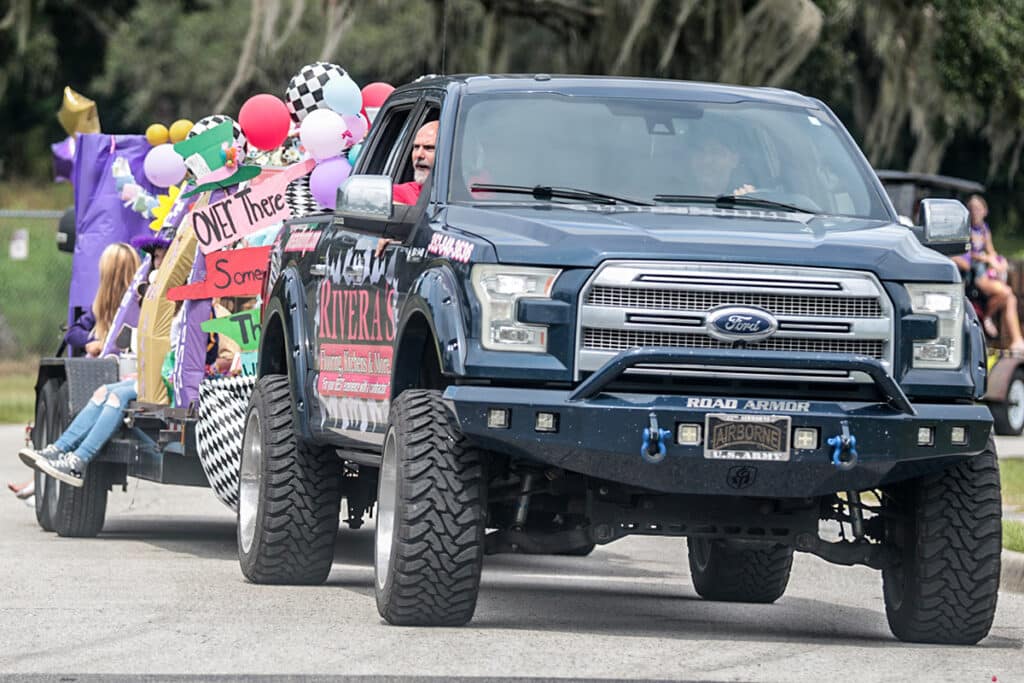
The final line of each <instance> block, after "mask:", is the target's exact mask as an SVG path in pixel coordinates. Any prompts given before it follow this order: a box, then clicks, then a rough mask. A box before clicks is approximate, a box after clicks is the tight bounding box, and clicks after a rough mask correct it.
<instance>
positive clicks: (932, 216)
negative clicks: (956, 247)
mask: <svg viewBox="0 0 1024 683" xmlns="http://www.w3.org/2000/svg"><path fill="white" fill-rule="evenodd" d="M921 227H922V228H923V231H924V240H923V241H924V243H925V244H928V245H931V244H951V243H954V242H955V243H957V244H964V243H966V242H967V240H969V239H970V237H971V215H970V213H969V212H968V211H967V207H966V206H964V205H963V204H962V203H961V202H960V201H959V200H957V199H922V200H921Z"/></svg>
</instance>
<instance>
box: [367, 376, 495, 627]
mask: <svg viewBox="0 0 1024 683" xmlns="http://www.w3.org/2000/svg"><path fill="white" fill-rule="evenodd" d="M486 493H487V489H486V479H485V477H484V466H483V458H482V457H481V453H480V452H479V451H478V450H476V449H475V448H473V447H471V446H470V445H469V444H468V443H467V441H466V439H465V437H464V436H463V435H462V434H461V433H460V431H459V428H458V423H457V422H456V419H455V416H454V415H453V414H452V412H451V410H450V409H449V407H448V406H447V405H446V404H445V402H444V401H443V400H442V399H441V393H440V392H438V391H427V390H408V391H404V392H402V394H401V395H399V397H398V398H397V399H396V400H395V402H394V403H393V404H392V406H391V419H390V426H389V427H388V432H387V435H386V437H385V441H384V452H383V458H382V461H381V469H380V475H379V477H378V491H377V531H376V534H375V541H374V577H375V580H374V587H375V592H376V596H377V610H378V611H379V612H380V615H381V616H382V617H384V619H385V620H387V621H388V622H389V623H391V624H397V625H402V626H459V625H462V624H465V623H466V622H468V621H469V620H470V619H472V618H473V612H474V611H475V609H476V601H477V595H478V593H479V591H480V572H481V568H482V566H483V557H484V524H485V520H486V511H487V507H486V502H485V499H486Z"/></svg>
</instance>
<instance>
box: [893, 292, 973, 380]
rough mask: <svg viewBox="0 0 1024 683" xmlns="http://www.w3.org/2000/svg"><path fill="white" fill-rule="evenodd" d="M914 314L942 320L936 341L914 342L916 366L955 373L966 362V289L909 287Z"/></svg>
mask: <svg viewBox="0 0 1024 683" xmlns="http://www.w3.org/2000/svg"><path fill="white" fill-rule="evenodd" d="M906 287H907V293H908V294H910V307H911V309H912V310H913V311H914V313H925V314H928V315H934V316H935V317H936V318H938V319H939V327H938V330H939V333H938V336H937V337H936V338H935V339H929V340H922V341H915V342H914V367H915V368H931V369H937V370H955V369H957V368H959V367H960V364H961V362H962V360H963V346H964V344H963V326H964V286H963V285H961V284H953V285H945V284H907V285H906Z"/></svg>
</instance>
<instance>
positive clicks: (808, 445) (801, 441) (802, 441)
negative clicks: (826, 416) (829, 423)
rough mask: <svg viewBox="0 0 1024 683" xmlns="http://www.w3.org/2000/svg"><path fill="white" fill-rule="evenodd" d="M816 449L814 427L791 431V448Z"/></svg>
mask: <svg viewBox="0 0 1024 683" xmlns="http://www.w3.org/2000/svg"><path fill="white" fill-rule="evenodd" d="M817 447H818V430H817V429H816V428H814V427H797V428H796V429H795V430H793V448H797V449H800V450H807V451H810V450H814V449H816V448H817Z"/></svg>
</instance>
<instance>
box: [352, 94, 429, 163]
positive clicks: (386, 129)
mask: <svg viewBox="0 0 1024 683" xmlns="http://www.w3.org/2000/svg"><path fill="white" fill-rule="evenodd" d="M415 106H416V103H415V102H410V103H409V104H408V105H402V106H395V107H392V108H391V110H390V111H388V112H387V114H386V115H385V117H384V120H383V121H380V122H378V123H377V124H376V125H379V126H382V128H381V134H380V137H378V138H377V143H376V144H375V145H374V146H373V149H372V150H370V157H369V160H368V161H367V163H366V165H365V166H364V167H363V168H362V169H360V171H359V172H360V173H368V174H375V175H379V174H382V173H386V170H387V168H388V166H389V164H388V161H389V160H390V159H391V158H392V156H393V153H394V151H395V148H396V147H397V146H400V145H401V141H402V139H403V138H404V137H405V135H404V133H405V129H406V127H407V126H408V125H409V121H410V115H411V114H412V111H413V109H414V108H415Z"/></svg>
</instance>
